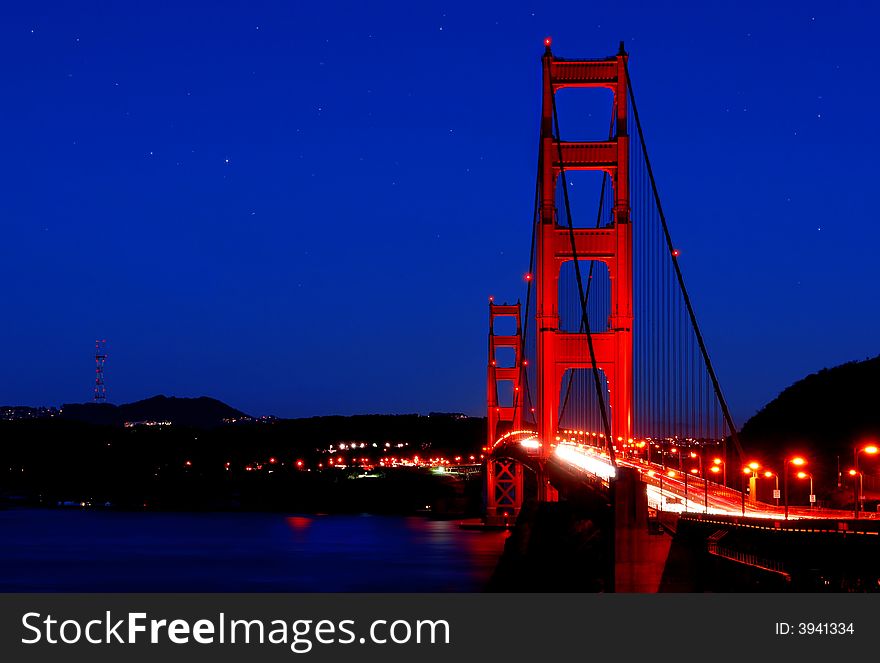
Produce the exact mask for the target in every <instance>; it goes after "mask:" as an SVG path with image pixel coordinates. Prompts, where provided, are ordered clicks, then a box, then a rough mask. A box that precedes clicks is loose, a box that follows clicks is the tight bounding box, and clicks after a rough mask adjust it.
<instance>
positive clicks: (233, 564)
mask: <svg viewBox="0 0 880 663" xmlns="http://www.w3.org/2000/svg"><path fill="white" fill-rule="evenodd" d="M505 537H506V534H505V533H503V532H479V531H469V530H461V529H459V528H458V524H457V523H456V522H449V521H431V520H425V519H423V518H418V517H412V518H403V517H385V516H369V515H360V516H305V515H296V516H285V515H281V514H263V513H256V514H242V513H122V512H103V511H89V510H85V511H61V510H10V511H0V540H2V541H3V546H0V590H2V591H7V592H9V591H118V592H133V591H184V592H189V591H209V592H213V591H290V592H305V591H317V592H321V591H329V592H338V591H404V592H405V591H412V592H428V591H437V592H444V591H480V590H481V589H482V588H483V587H484V586H485V584H486V582H487V581H488V579H489V576H490V575H491V573H492V571H493V569H494V567H495V564H496V562H497V560H498V556H499V555H500V554H501V549H502V547H503V545H504V538H505Z"/></svg>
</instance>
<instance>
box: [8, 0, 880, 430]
mask: <svg viewBox="0 0 880 663" xmlns="http://www.w3.org/2000/svg"><path fill="white" fill-rule="evenodd" d="M17 4H19V5H20V6H17V7H13V6H12V5H11V3H6V4H5V5H4V7H3V9H2V12H0V59H2V63H3V66H2V69H0V72H2V73H0V76H2V82H0V86H2V88H0V89H2V100H3V101H2V103H0V119H2V132H0V154H2V159H0V179H2V183H3V184H2V195H0V227H2V241H0V283H2V292H3V311H4V315H3V316H2V322H3V324H2V325H0V345H2V347H3V355H4V360H3V362H2V364H0V403H9V404H30V405H58V404H60V403H63V402H79V401H86V400H89V399H90V398H91V391H92V381H93V375H94V373H93V370H94V357H93V355H94V341H95V339H96V338H106V339H107V340H108V344H107V346H108V353H109V359H108V361H107V366H106V381H107V388H108V395H109V399H110V400H111V401H112V402H117V403H121V402H128V401H131V400H136V399H139V398H144V397H148V396H151V395H154V394H157V393H164V394H168V395H177V396H198V395H203V394H204V395H210V396H214V397H217V398H220V399H222V400H224V401H226V402H228V403H230V404H231V405H233V406H236V407H239V408H241V409H243V410H245V411H247V412H249V413H252V414H257V415H260V414H275V415H279V416H309V415H318V414H332V413H339V414H348V413H363V412H428V411H432V410H444V411H464V412H467V413H471V414H479V413H481V412H482V411H483V408H484V402H485V389H486V387H485V375H486V368H485V366H486V321H487V311H486V298H487V295H489V294H492V295H494V296H495V298H496V300H497V301H501V300H504V299H508V300H515V299H516V298H517V297H521V296H524V293H525V290H524V288H523V287H522V286H523V285H524V284H523V280H522V275H523V273H524V272H525V271H526V270H527V268H528V248H529V246H528V244H529V233H530V223H531V212H532V199H533V195H534V177H535V168H536V156H537V152H536V150H537V130H538V114H539V104H540V97H539V94H540V85H539V83H540V74H541V71H540V56H541V53H542V51H543V45H542V39H543V38H544V36H545V35H552V36H553V40H554V42H553V44H554V52H555V53H556V54H557V55H559V56H561V57H572V58H576V57H594V56H597V57H599V56H605V55H612V54H613V53H614V52H616V50H617V45H618V42H619V41H620V40H621V39H622V40H625V42H626V47H627V50H628V51H629V52H630V70H631V74H632V77H633V84H634V86H635V91H636V95H637V98H638V101H639V110H640V113H641V115H642V121H643V124H644V127H645V131H646V134H647V139H648V143H649V148H650V150H651V156H652V160H653V164H654V168H655V171H656V173H657V177H658V181H659V185H660V188H661V193H662V196H663V199H664V206H665V208H666V212H667V216H668V218H669V221H670V224H671V229H672V232H673V236H674V237H675V238H676V245H677V246H678V247H679V248H680V249H681V251H682V256H681V259H680V260H681V264H682V266H683V269H684V271H685V277H686V279H687V280H688V284H689V288H690V290H691V294H692V296H693V299H694V303H695V306H696V309H697V314H698V316H699V317H700V319H701V322H702V325H703V328H704V333H705V336H706V338H707V341H708V343H709V348H710V352H711V354H712V356H713V358H714V360H715V362H716V364H717V369H718V373H719V376H720V378H721V381H722V384H723V385H724V388H725V390H726V392H727V395H728V398H729V400H730V401H731V403H732V406H733V410H734V415H735V417H736V419H737V420H738V422H739V423H742V422H743V421H744V420H745V418H747V417H748V416H749V415H751V414H752V413H753V412H754V411H755V410H756V409H757V408H758V407H760V406H761V405H762V404H763V403H765V402H766V401H767V400H769V399H770V398H772V397H774V396H775V395H776V394H777V393H778V392H779V391H780V390H781V389H782V388H784V387H785V386H787V385H788V384H789V383H791V382H792V381H794V380H796V379H798V378H800V377H802V376H803V375H804V374H806V373H809V372H812V371H815V370H817V369H820V368H822V367H825V366H831V365H835V364H838V363H840V362H843V361H847V360H852V359H863V358H865V357H868V356H873V355H876V354H877V353H878V352H880V333H878V329H880V306H878V298H877V286H878V281H880V277H878V274H877V260H876V252H877V247H878V244H880V218H878V213H877V208H876V204H875V198H876V194H875V189H876V177H877V174H878V167H877V155H878V154H880V150H878V148H880V135H878V123H877V121H876V120H875V118H874V112H873V111H874V109H875V108H876V107H877V105H878V102H880V92H878V89H877V86H876V76H877V71H878V67H880V57H878V56H880V49H878V45H877V35H876V28H877V25H878V23H880V11H878V10H877V9H874V8H867V6H868V5H869V4H870V3H850V2H835V3H828V2H821V3H807V2H798V3H789V2H785V3H768V2H756V3H748V2H740V3H735V4H734V3H723V4H721V3H718V4H716V3H712V5H713V6H712V7H707V6H704V5H706V4H708V3H702V2H700V3H692V4H690V3H689V4H688V5H685V4H684V3H680V4H677V5H675V8H670V7H669V6H668V5H667V3H656V2H645V3H638V2H628V3H616V2H604V3H598V2H553V3H539V2H531V3H520V2H504V3H497V4H493V5H488V4H484V3H475V2H467V3H451V2H442V3H433V2H407V3H402V4H400V5H392V4H391V3H364V2H358V3H351V4H342V3H339V2H335V1H332V0H328V1H327V2H314V3H313V2H309V3H305V2H280V1H278V2H247V3H244V2H240V3H217V2H204V3H197V2H191V1H186V0H183V1H175V2H162V3H159V2H153V3H139V4H138V3H113V4H111V3H106V2H77V3H61V2H58V3H41V2H33V3H17ZM661 4H662V5H663V7H661V6H660V5H661ZM775 5H779V6H775ZM603 112H604V111H603ZM563 128H564V127H563ZM596 138H600V137H599V136H597V137H596Z"/></svg>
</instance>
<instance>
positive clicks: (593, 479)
mask: <svg viewBox="0 0 880 663" xmlns="http://www.w3.org/2000/svg"><path fill="white" fill-rule="evenodd" d="M503 446H504V447H506V449H504V450H503V451H502V450H500V449H497V448H496V449H493V452H494V453H496V454H497V453H499V452H501V453H503V454H504V455H509V456H510V457H512V458H514V459H515V460H520V461H521V462H524V463H525V464H526V465H532V464H533V463H534V461H535V460H536V458H537V456H538V454H539V451H540V445H539V443H538V441H537V440H536V439H535V437H533V436H532V437H525V438H524V439H519V440H509V441H506V444H504V445H503ZM515 447H518V448H515ZM530 461H531V462H530ZM547 462H548V464H549V465H551V466H556V468H557V469H560V470H562V471H563V472H564V473H565V474H567V475H568V476H570V477H572V476H578V474H579V475H580V476H581V477H582V479H583V481H584V482H586V483H590V484H593V485H594V487H601V486H602V485H604V486H605V487H607V486H608V482H609V481H611V480H612V479H613V478H614V476H615V474H616V471H617V470H616V468H615V467H614V466H613V465H612V464H611V461H610V459H609V457H608V456H607V455H606V454H605V453H604V452H603V451H602V450H601V449H599V448H597V447H592V446H589V445H582V444H574V443H560V444H557V445H555V447H554V449H553V453H551V455H550V457H549V459H548V461H547ZM617 464H618V466H622V467H630V468H632V469H634V470H636V471H637V472H638V473H639V477H640V479H641V480H642V482H644V483H645V484H646V485H647V498H648V506H649V507H650V508H653V509H657V510H658V511H665V512H673V513H692V514H695V515H697V514H707V515H717V516H739V517H745V518H769V519H775V520H779V519H784V518H785V507H784V506H783V505H781V504H780V505H775V504H767V503H766V502H759V501H752V500H750V499H748V498H746V499H745V500H743V495H742V493H741V492H740V491H738V490H735V489H733V488H729V487H727V486H724V485H722V484H719V483H716V482H714V481H707V480H704V479H703V478H701V477H697V476H694V475H686V474H685V473H684V472H682V471H680V470H676V469H674V468H669V467H663V466H661V465H657V464H655V463H648V462H646V461H643V460H640V459H634V458H621V457H618V458H617ZM788 514H789V515H788V517H789V520H798V519H805V518H812V519H833V520H846V519H852V518H853V512H852V511H850V510H840V509H823V508H818V507H817V508H813V509H810V508H808V507H803V506H789V509H788ZM877 515H878V514H875V513H870V512H868V513H864V512H863V513H862V514H860V519H864V520H870V519H877Z"/></svg>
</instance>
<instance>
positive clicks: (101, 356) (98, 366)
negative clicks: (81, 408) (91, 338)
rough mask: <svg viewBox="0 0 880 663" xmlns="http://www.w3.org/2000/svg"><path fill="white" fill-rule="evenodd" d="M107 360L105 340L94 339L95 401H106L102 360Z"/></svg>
mask: <svg viewBox="0 0 880 663" xmlns="http://www.w3.org/2000/svg"><path fill="white" fill-rule="evenodd" d="M106 360H107V341H106V340H99V341H95V398H94V401H95V403H106V402H107V387H106V386H105V385H104V362H105V361H106Z"/></svg>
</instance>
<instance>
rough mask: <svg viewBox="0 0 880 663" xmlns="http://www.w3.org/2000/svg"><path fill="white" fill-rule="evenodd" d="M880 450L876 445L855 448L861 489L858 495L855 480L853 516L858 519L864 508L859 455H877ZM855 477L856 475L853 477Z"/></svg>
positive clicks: (855, 460)
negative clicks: (862, 507)
mask: <svg viewBox="0 0 880 663" xmlns="http://www.w3.org/2000/svg"><path fill="white" fill-rule="evenodd" d="M878 451H880V449H878V448H877V445H876V444H869V445H868V446H866V447H862V448H861V449H860V448H859V447H858V446H856V447H853V467H854V468H855V472H856V474H858V475H859V488H858V493H856V482H855V480H853V515H854V516H855V517H856V518H858V517H859V511H861V506H862V504H861V503H862V499H863V495H862V473H861V472H860V471H859V455H860V454H863V453H864V454H868V455H869V456H873V455H875V454H876V453H877V452H878ZM853 476H855V475H853Z"/></svg>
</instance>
